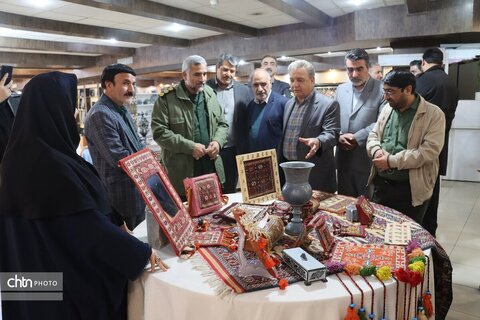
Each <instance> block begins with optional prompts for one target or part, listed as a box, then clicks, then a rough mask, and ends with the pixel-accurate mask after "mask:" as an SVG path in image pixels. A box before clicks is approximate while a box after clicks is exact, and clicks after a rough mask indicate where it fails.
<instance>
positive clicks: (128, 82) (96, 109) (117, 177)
mask: <svg viewBox="0 0 480 320" xmlns="http://www.w3.org/2000/svg"><path fill="white" fill-rule="evenodd" d="M101 83H102V89H103V95H102V96H101V97H100V99H99V100H98V102H97V103H95V105H94V106H93V107H92V109H90V111H89V112H88V114H87V117H86V119H85V136H86V138H87V142H88V145H89V149H90V153H91V155H92V160H93V165H94V166H95V168H96V169H97V171H98V173H99V175H100V178H101V179H102V181H103V183H105V186H106V187H107V191H108V196H109V198H110V204H111V206H112V213H111V215H110V218H111V220H112V222H113V223H115V224H117V225H123V226H125V224H126V226H127V227H128V228H129V229H131V230H133V229H134V228H135V227H136V226H137V225H138V224H139V223H140V222H142V221H143V219H144V218H145V203H144V202H143V200H142V198H141V196H140V194H139V193H138V191H137V189H136V187H135V184H134V183H133V182H132V180H130V178H129V177H128V176H127V174H126V173H125V172H123V170H122V169H121V168H119V167H118V160H120V159H122V158H125V157H126V156H128V155H131V154H132V153H135V152H137V151H139V150H140V149H142V147H143V146H142V144H141V143H140V139H139V137H138V133H137V128H136V126H135V124H134V122H133V119H132V116H131V115H130V113H129V112H128V110H127V109H126V108H125V104H126V103H129V102H130V101H131V100H132V97H133V94H134V92H135V72H134V71H133V70H132V68H130V67H129V66H126V65H123V64H112V65H109V66H107V67H106V68H105V69H104V70H103V73H102V77H101Z"/></svg>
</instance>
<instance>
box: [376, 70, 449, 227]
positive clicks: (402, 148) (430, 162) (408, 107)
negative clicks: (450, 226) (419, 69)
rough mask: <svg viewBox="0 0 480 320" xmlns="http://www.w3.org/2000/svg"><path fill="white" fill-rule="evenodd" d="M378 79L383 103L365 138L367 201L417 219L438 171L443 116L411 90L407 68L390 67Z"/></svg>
mask: <svg viewBox="0 0 480 320" xmlns="http://www.w3.org/2000/svg"><path fill="white" fill-rule="evenodd" d="M383 82H384V85H383V88H384V95H385V100H386V101H387V102H388V104H387V105H386V106H385V107H384V108H383V110H382V112H381V113H380V116H379V117H378V121H377V123H376V124H375V126H374V127H373V129H372V131H371V132H370V134H369V136H368V140H367V152H368V155H369V156H370V157H371V158H372V162H373V165H372V169H371V174H370V177H369V184H373V186H374V192H373V197H372V200H373V201H374V202H376V203H380V204H382V205H385V206H388V207H390V208H393V209H395V210H398V211H400V212H402V213H403V214H405V215H407V216H409V217H410V218H412V219H413V220H415V221H416V222H417V223H419V224H422V221H423V218H424V216H425V211H426V210H427V207H428V203H429V201H430V198H431V197H432V193H433V188H434V186H435V180H436V178H437V175H438V168H439V161H438V155H439V154H440V151H441V150H442V147H443V143H444V137H445V116H444V114H443V112H442V110H441V109H440V108H439V107H437V106H436V105H434V104H431V103H429V102H427V101H426V100H425V99H424V98H423V97H422V96H420V95H419V94H417V93H415V87H416V83H415V76H414V75H413V74H411V73H410V72H398V71H390V72H389V73H388V74H387V75H386V76H385V79H384V80H383Z"/></svg>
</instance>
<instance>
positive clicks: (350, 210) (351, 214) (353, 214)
mask: <svg viewBox="0 0 480 320" xmlns="http://www.w3.org/2000/svg"><path fill="white" fill-rule="evenodd" d="M345 218H346V219H347V220H348V221H350V222H358V211H357V207H355V205H353V204H351V205H349V206H348V207H347V211H346V213H345Z"/></svg>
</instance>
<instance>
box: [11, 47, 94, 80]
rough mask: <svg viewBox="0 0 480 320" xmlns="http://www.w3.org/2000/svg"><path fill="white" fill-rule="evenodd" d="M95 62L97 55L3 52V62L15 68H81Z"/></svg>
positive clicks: (92, 64) (90, 65)
mask: <svg viewBox="0 0 480 320" xmlns="http://www.w3.org/2000/svg"><path fill="white" fill-rule="evenodd" d="M95 62H96V58H95V57H86V56H73V55H60V54H38V53H18V52H2V64H6V65H12V66H14V67H15V68H45V69H53V70H58V69H81V68H86V67H92V66H94V65H95ZM14 75H15V72H14Z"/></svg>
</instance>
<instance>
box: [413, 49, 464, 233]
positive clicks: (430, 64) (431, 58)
mask: <svg viewBox="0 0 480 320" xmlns="http://www.w3.org/2000/svg"><path fill="white" fill-rule="evenodd" d="M442 65H443V52H442V51H441V50H440V49H438V48H430V49H427V50H426V51H425V52H424V53H423V57H422V69H423V73H422V74H420V75H419V76H418V78H417V90H416V91H417V93H419V94H420V95H421V96H422V97H424V98H425V100H427V101H428V102H430V103H433V104H435V105H437V106H438V107H439V108H440V109H442V111H443V113H444V114H445V143H444V145H443V150H442V152H441V153H440V156H439V161H440V170H439V175H438V176H437V182H436V183H435V188H434V189H433V195H432V198H431V199H430V204H429V206H428V209H427V212H426V213H425V217H424V219H423V227H424V228H425V229H427V231H428V232H430V233H431V234H432V235H433V236H435V232H436V230H437V211H438V200H439V194H440V175H442V176H444V175H445V174H447V160H448V133H449V131H450V128H451V126H452V121H453V118H454V117H455V110H456V109H457V104H458V89H457V87H456V85H455V84H454V83H453V82H452V81H451V80H450V79H449V78H448V76H447V74H446V73H445V71H444V70H443V67H442Z"/></svg>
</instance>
